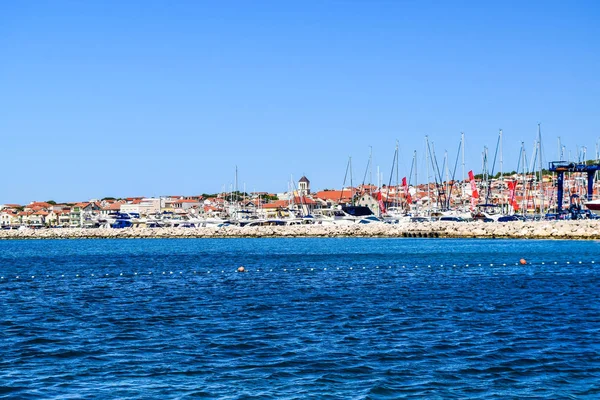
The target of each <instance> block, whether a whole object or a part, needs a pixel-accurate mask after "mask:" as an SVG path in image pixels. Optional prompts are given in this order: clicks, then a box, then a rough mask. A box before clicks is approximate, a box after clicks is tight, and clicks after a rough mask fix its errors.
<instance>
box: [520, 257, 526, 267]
mask: <svg viewBox="0 0 600 400" xmlns="http://www.w3.org/2000/svg"><path fill="white" fill-rule="evenodd" d="M519 262H520V263H521V265H525V264H527V261H525V259H524V258H521V259H520V260H519Z"/></svg>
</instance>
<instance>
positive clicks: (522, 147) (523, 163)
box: [521, 142, 527, 215]
mask: <svg viewBox="0 0 600 400" xmlns="http://www.w3.org/2000/svg"><path fill="white" fill-rule="evenodd" d="M521 161H522V163H521V164H522V165H521V170H522V171H521V173H522V180H523V182H522V185H523V199H522V200H521V210H523V215H525V201H526V199H527V191H526V188H525V142H521Z"/></svg>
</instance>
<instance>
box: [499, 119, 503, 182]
mask: <svg viewBox="0 0 600 400" xmlns="http://www.w3.org/2000/svg"><path fill="white" fill-rule="evenodd" d="M500 180H501V181H504V160H503V158H502V129H500Z"/></svg>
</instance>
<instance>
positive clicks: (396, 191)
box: [388, 139, 400, 207]
mask: <svg viewBox="0 0 600 400" xmlns="http://www.w3.org/2000/svg"><path fill="white" fill-rule="evenodd" d="M398 149H399V145H398V139H396V190H395V191H394V205H395V206H396V207H398V197H399V191H398V164H399V163H398V161H399V157H400V155H399V153H398ZM388 196H389V188H388Z"/></svg>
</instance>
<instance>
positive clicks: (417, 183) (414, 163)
mask: <svg viewBox="0 0 600 400" xmlns="http://www.w3.org/2000/svg"><path fill="white" fill-rule="evenodd" d="M413 165H414V166H415V187H416V188H417V192H416V193H415V194H416V195H417V197H418V194H419V178H418V175H417V151H416V150H415V151H414V153H413ZM409 179H410V177H409ZM415 204H416V209H417V215H419V199H418V198H417V201H416V202H415Z"/></svg>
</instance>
